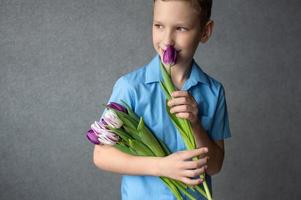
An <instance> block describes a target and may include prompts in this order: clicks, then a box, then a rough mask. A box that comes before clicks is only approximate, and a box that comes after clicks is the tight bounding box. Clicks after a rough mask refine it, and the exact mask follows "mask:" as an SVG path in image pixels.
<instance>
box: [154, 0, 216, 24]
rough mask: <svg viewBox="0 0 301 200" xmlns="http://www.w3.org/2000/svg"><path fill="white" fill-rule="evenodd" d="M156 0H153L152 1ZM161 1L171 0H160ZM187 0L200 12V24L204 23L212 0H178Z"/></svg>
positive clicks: (208, 17)
mask: <svg viewBox="0 0 301 200" xmlns="http://www.w3.org/2000/svg"><path fill="white" fill-rule="evenodd" d="M155 1H157V0H154V2H155ZM161 1H172V0H161ZM179 1H187V2H189V3H190V5H191V6H192V7H193V8H194V9H195V11H197V12H198V14H200V17H201V26H203V25H205V24H206V22H208V21H209V20H210V17H211V8H212V0H179Z"/></svg>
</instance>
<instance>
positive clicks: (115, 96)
mask: <svg viewBox="0 0 301 200" xmlns="http://www.w3.org/2000/svg"><path fill="white" fill-rule="evenodd" d="M131 91H132V89H131V85H130V84H129V82H128V81H127V80H126V78H125V77H120V78H119V79H118V80H117V81H116V82H115V84H114V86H113V90H112V94H111V97H110V98H109V101H108V102H107V104H109V103H110V102H115V103H118V104H121V105H123V103H122V101H124V102H126V103H127V104H128V105H129V106H130V107H131V109H133V107H134V100H133V99H132V96H131ZM103 114H104V111H103V112H102V114H101V117H102V115H103ZM101 117H100V119H101Z"/></svg>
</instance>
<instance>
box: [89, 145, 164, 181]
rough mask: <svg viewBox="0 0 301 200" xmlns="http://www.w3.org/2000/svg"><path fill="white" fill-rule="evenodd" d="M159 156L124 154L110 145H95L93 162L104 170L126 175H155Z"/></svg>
mask: <svg viewBox="0 0 301 200" xmlns="http://www.w3.org/2000/svg"><path fill="white" fill-rule="evenodd" d="M159 159H160V157H143V156H133V155H130V154H126V153H124V152H122V151H120V150H118V149H116V148H115V147H113V146H110V145H95V147H94V155H93V162H94V164H95V165H96V166H97V167H98V168H100V169H102V170H105V171H110V172H115V173H119V174H127V175H149V176H157V169H158V166H157V165H158V160H159Z"/></svg>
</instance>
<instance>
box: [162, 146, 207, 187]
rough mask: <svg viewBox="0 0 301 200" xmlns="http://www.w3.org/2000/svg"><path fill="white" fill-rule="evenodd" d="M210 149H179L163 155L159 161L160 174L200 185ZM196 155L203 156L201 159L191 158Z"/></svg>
mask: <svg viewBox="0 0 301 200" xmlns="http://www.w3.org/2000/svg"><path fill="white" fill-rule="evenodd" d="M207 152H208V149H207V148H205V147H203V148H199V149H194V150H185V151H178V152H175V153H173V154H170V155H169V156H166V157H162V159H161V160H160V161H159V162H158V172H159V174H158V176H164V177H168V178H172V179H175V180H179V181H182V182H183V183H185V184H187V185H191V186H194V185H198V184H200V183H202V181H203V180H201V179H200V177H199V176H200V175H201V174H203V173H204V172H205V170H206V169H207V161H208V159H209V157H204V156H205V154H206V153H207ZM195 156H201V159H199V160H195V161H193V160H191V159H192V158H193V157H195Z"/></svg>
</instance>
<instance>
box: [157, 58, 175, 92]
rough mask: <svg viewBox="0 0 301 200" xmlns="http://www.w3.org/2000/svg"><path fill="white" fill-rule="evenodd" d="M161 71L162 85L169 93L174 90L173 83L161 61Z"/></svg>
mask: <svg viewBox="0 0 301 200" xmlns="http://www.w3.org/2000/svg"><path fill="white" fill-rule="evenodd" d="M160 68H161V73H162V76H163V80H164V86H165V87H166V89H167V91H168V93H169V94H171V93H172V92H173V91H175V88H174V85H173V83H172V80H171V77H170V75H169V74H168V73H167V71H166V69H165V67H164V66H163V64H162V62H160Z"/></svg>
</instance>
